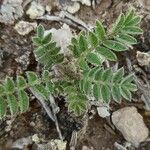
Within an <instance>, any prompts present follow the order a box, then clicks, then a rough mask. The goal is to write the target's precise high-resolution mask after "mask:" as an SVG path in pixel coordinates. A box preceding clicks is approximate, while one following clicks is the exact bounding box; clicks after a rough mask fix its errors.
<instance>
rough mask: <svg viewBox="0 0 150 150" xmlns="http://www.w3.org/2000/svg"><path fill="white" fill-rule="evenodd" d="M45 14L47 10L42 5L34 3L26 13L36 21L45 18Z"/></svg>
mask: <svg viewBox="0 0 150 150" xmlns="http://www.w3.org/2000/svg"><path fill="white" fill-rule="evenodd" d="M44 13H45V8H44V6H42V5H41V4H40V3H37V2H35V1H33V2H32V3H31V5H30V7H29V9H28V10H27V11H26V14H27V15H29V17H30V18H31V19H36V18H38V17H41V16H43V15H44Z"/></svg>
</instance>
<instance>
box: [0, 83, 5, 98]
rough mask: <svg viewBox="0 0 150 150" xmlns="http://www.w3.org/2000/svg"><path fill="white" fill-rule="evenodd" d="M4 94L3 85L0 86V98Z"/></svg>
mask: <svg viewBox="0 0 150 150" xmlns="http://www.w3.org/2000/svg"><path fill="white" fill-rule="evenodd" d="M4 92H5V88H4V86H3V85H0V96H1V95H3V94H4Z"/></svg>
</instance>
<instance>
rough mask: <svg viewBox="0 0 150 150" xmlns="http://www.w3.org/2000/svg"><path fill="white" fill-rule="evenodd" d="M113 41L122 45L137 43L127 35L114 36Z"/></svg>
mask: <svg viewBox="0 0 150 150" xmlns="http://www.w3.org/2000/svg"><path fill="white" fill-rule="evenodd" d="M115 39H116V40H117V41H119V42H122V43H124V44H130V45H132V44H136V43H137V40H136V39H135V38H134V37H132V36H130V35H128V34H120V35H118V36H116V37H115Z"/></svg>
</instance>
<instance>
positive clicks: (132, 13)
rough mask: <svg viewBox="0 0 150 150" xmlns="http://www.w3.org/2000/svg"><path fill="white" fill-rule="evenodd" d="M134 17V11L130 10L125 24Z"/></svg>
mask: <svg viewBox="0 0 150 150" xmlns="http://www.w3.org/2000/svg"><path fill="white" fill-rule="evenodd" d="M133 17H134V11H133V10H130V11H129V12H128V13H127V15H126V16H125V21H124V25H126V24H128V23H129V22H130V21H131V20H132V19H133Z"/></svg>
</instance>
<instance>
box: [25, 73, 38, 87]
mask: <svg viewBox="0 0 150 150" xmlns="http://www.w3.org/2000/svg"><path fill="white" fill-rule="evenodd" d="M26 75H27V79H28V83H29V84H30V85H35V84H37V83H38V82H39V80H38V77H37V75H36V73H34V72H32V71H27V72H26Z"/></svg>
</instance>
